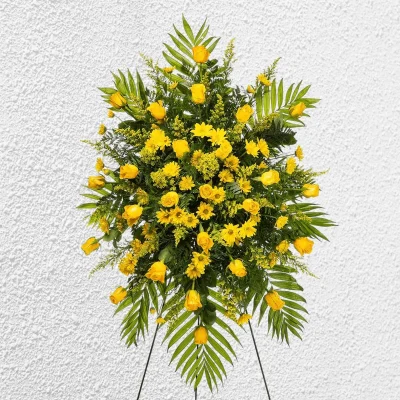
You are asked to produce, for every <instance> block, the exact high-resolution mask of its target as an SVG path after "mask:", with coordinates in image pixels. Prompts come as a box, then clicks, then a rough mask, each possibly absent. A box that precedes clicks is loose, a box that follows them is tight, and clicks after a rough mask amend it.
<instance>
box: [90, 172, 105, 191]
mask: <svg viewBox="0 0 400 400" xmlns="http://www.w3.org/2000/svg"><path fill="white" fill-rule="evenodd" d="M105 184H106V180H105V178H104V176H101V175H98V176H89V179H88V187H89V188H90V189H101V188H103V187H104V185H105Z"/></svg>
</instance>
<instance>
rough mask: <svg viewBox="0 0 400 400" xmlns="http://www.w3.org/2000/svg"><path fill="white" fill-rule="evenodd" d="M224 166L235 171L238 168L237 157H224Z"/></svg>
mask: <svg viewBox="0 0 400 400" xmlns="http://www.w3.org/2000/svg"><path fill="white" fill-rule="evenodd" d="M224 164H225V166H226V167H227V168H229V169H230V170H231V171H237V169H238V168H239V159H238V158H237V157H236V156H233V155H232V156H229V157H227V158H226V159H225V162H224Z"/></svg>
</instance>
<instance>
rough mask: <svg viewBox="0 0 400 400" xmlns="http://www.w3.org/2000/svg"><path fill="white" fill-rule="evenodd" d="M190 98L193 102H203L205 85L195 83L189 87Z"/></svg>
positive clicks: (204, 99)
mask: <svg viewBox="0 0 400 400" xmlns="http://www.w3.org/2000/svg"><path fill="white" fill-rule="evenodd" d="M190 90H191V91H192V100H193V103H195V104H203V103H204V102H205V101H206V87H205V86H204V85H203V84H202V83H195V84H194V85H192V87H191V88H190Z"/></svg>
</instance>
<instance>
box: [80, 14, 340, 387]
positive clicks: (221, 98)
mask: <svg viewBox="0 0 400 400" xmlns="http://www.w3.org/2000/svg"><path fill="white" fill-rule="evenodd" d="M219 40H220V39H219V38H218V37H214V36H211V35H210V34H209V26H208V25H207V23H206V21H204V23H203V24H202V25H201V26H200V28H199V29H198V30H197V31H195V30H193V29H192V27H191V26H190V25H189V23H188V22H187V21H186V20H185V18H183V27H182V28H179V29H178V28H177V27H176V26H174V27H173V32H172V33H171V34H170V35H169V40H168V41H166V43H164V46H165V49H164V51H163V53H162V55H163V57H164V60H165V62H166V65H162V66H160V65H158V63H156V62H155V61H153V59H151V58H150V57H148V56H146V55H143V59H144V62H145V64H146V67H147V74H148V78H149V81H150V82H151V85H149V86H146V85H145V83H144V81H143V79H142V77H141V75H140V73H139V72H137V71H135V72H132V71H130V70H127V71H126V72H123V71H120V70H118V71H117V73H115V74H113V78H114V82H113V84H112V85H110V86H109V87H101V88H100V90H101V92H102V98H103V100H104V102H105V103H106V104H107V106H108V117H109V120H108V121H109V122H107V123H103V124H101V125H100V127H99V137H98V140H95V141H85V142H86V143H88V144H89V145H90V146H92V148H93V149H94V150H95V151H97V152H98V153H99V154H100V155H101V157H99V158H98V159H97V162H96V165H95V169H96V174H94V175H93V176H90V177H89V179H88V183H87V185H86V186H85V193H84V194H83V196H84V197H85V202H84V203H83V204H81V205H80V206H78V208H80V209H83V210H85V211H87V212H88V215H87V222H88V224H89V225H90V226H91V227H96V228H98V229H99V231H100V232H101V233H100V234H99V235H98V236H93V237H91V238H89V239H88V240H87V241H86V242H85V243H84V244H83V245H82V249H83V251H84V252H85V253H86V254H87V255H88V254H90V253H91V252H93V251H94V250H97V249H98V248H99V247H100V246H103V245H106V244H107V243H108V245H109V247H110V248H111V249H110V250H109V252H108V254H106V255H105V256H104V258H103V259H102V260H100V262H99V263H98V265H97V266H96V267H95V268H94V269H93V270H92V273H94V272H97V271H99V270H101V269H103V268H106V267H112V268H114V267H116V268H115V269H117V270H118V272H117V273H118V274H119V277H116V280H118V281H119V282H120V283H119V286H118V287H117V289H115V290H114V292H113V293H112V294H111V295H110V300H111V302H112V303H113V304H115V305H116V310H115V313H117V314H118V315H119V316H120V317H121V321H122V330H121V337H122V340H124V341H125V342H126V344H127V346H128V347H130V346H132V345H135V346H137V345H138V344H139V343H140V342H141V341H142V340H143V339H144V338H145V337H146V335H147V333H148V331H149V326H150V324H157V329H156V333H157V332H158V331H163V332H164V339H163V343H164V345H165V346H166V348H167V350H168V351H169V352H170V353H171V363H172V364H173V365H174V367H175V369H176V371H179V373H180V374H181V376H182V378H183V379H184V380H185V382H186V383H188V384H191V385H193V386H194V387H195V388H196V387H197V386H198V385H199V384H200V383H201V382H202V381H204V382H206V383H207V385H208V386H209V388H210V389H211V390H214V388H216V387H218V385H219V384H220V383H221V382H223V381H224V379H225V377H226V376H227V370H228V368H227V367H228V366H229V364H233V363H234V361H235V360H236V358H237V354H236V353H235V349H237V348H238V344H240V341H239V336H240V335H239V331H241V332H244V331H245V327H246V324H247V323H248V322H249V320H250V319H251V318H253V320H255V321H256V322H258V323H259V324H265V332H266V333H267V332H269V333H270V334H271V336H272V337H273V338H276V339H278V340H279V341H285V342H287V343H288V344H289V343H290V340H292V338H293V337H297V338H300V339H301V337H302V332H303V330H304V326H305V323H306V316H307V309H306V300H305V297H304V294H303V287H302V286H301V285H300V284H299V282H298V276H299V274H303V273H305V274H309V275H311V276H314V275H313V273H312V272H310V271H309V270H308V268H307V265H306V263H305V258H304V256H305V255H307V254H309V253H311V252H312V250H313V245H314V242H315V241H320V240H327V237H326V236H325V233H323V232H322V230H323V229H324V228H327V227H330V226H333V225H334V224H333V222H332V221H330V220H329V219H328V218H327V216H326V215H325V212H324V210H323V209H322V208H321V207H320V206H319V205H318V204H315V203H314V202H313V200H312V199H314V198H315V197H317V196H318V194H319V190H320V188H319V185H318V184H317V182H316V180H317V178H318V176H319V173H316V172H314V171H312V170H311V169H310V168H309V167H305V166H304V165H303V163H302V160H303V150H302V148H301V147H300V146H299V145H298V144H297V132H296V129H297V128H300V127H303V126H305V123H304V121H305V119H306V118H307V117H309V111H311V110H312V109H313V108H315V107H316V104H317V102H318V99H315V98H312V97H308V93H309V91H310V85H304V84H303V83H302V82H300V83H290V84H287V83H286V82H284V80H283V79H281V78H277V76H276V75H277V65H278V61H279V59H277V60H275V61H274V62H273V63H272V64H271V65H270V66H269V67H267V68H265V70H264V71H261V72H260V74H259V75H258V76H257V78H256V79H255V80H254V81H253V83H252V84H249V85H248V86H247V88H246V89H245V90H243V88H240V87H236V86H234V85H233V84H232V82H231V78H230V74H231V72H232V68H233V63H234V60H235V56H234V42H233V41H230V42H229V43H228V45H227V48H226V50H225V52H224V55H223V60H222V62H220V61H219V60H217V59H215V58H213V57H212V53H213V50H214V49H215V47H216V46H217V45H218V43H219ZM121 278H124V280H121ZM239 356H240V354H239Z"/></svg>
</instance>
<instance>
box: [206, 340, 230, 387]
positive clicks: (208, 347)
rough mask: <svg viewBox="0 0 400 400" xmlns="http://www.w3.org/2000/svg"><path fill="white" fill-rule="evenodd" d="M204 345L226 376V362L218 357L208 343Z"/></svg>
mask: <svg viewBox="0 0 400 400" xmlns="http://www.w3.org/2000/svg"><path fill="white" fill-rule="evenodd" d="M204 347H205V348H206V351H207V353H208V354H209V355H210V357H211V358H212V360H213V361H214V363H215V364H216V365H217V366H218V367H219V369H220V370H221V372H222V373H223V374H224V375H225V376H226V371H225V367H224V364H222V361H221V359H220V358H219V357H218V355H217V354H216V353H215V351H214V350H213V349H212V348H211V347H210V346H209V345H208V344H206V345H205V346H204ZM221 380H222V379H221Z"/></svg>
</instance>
